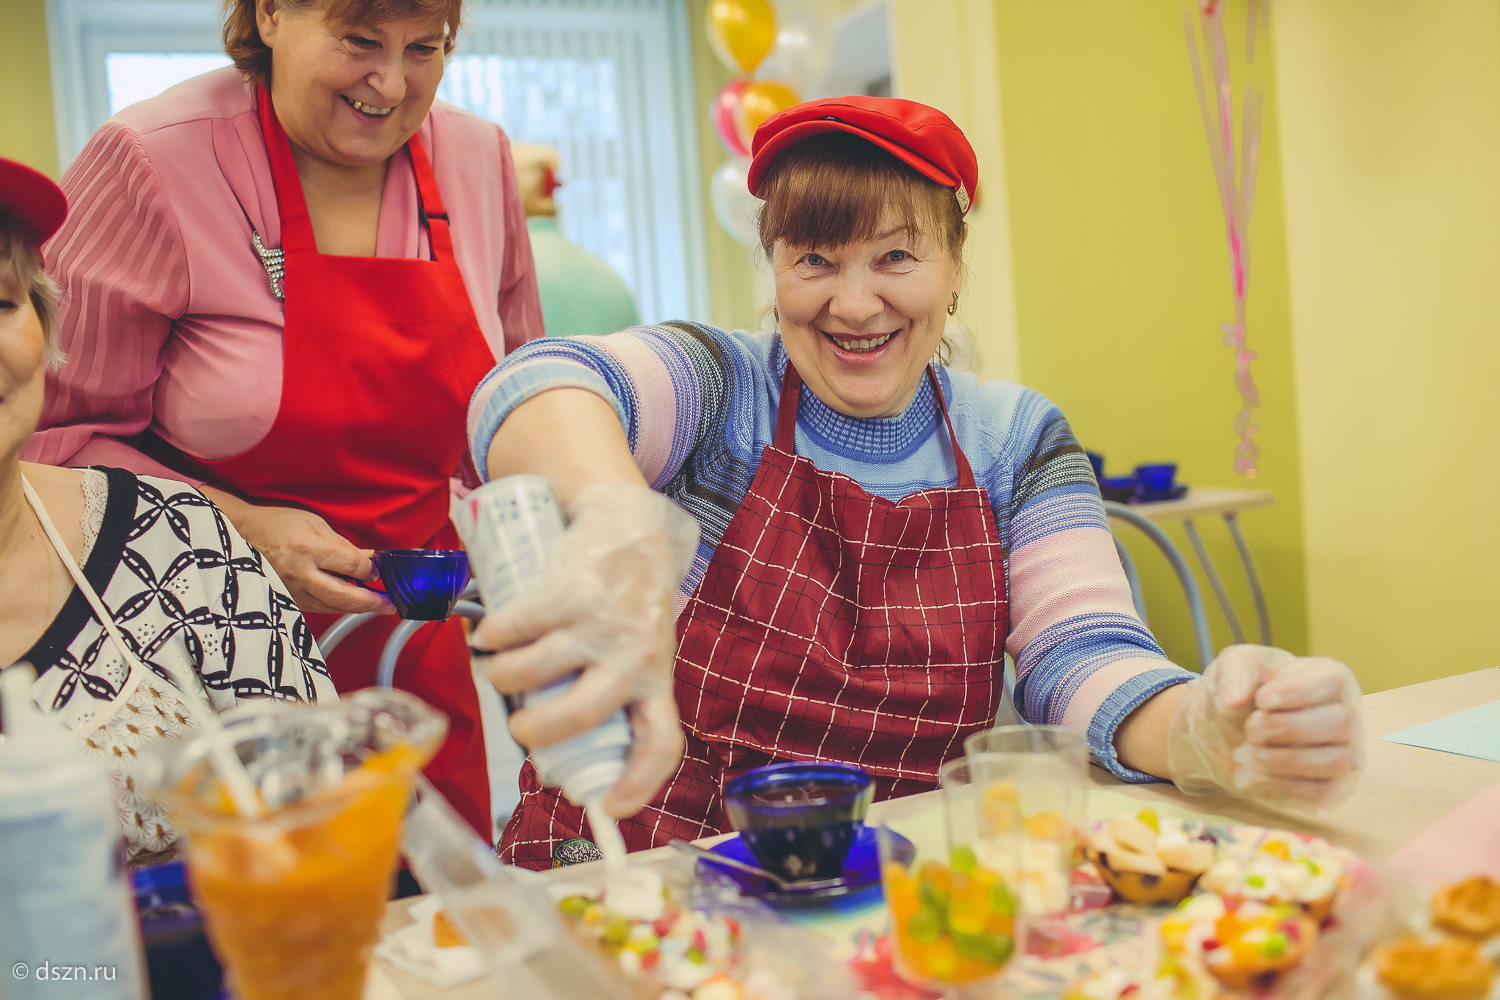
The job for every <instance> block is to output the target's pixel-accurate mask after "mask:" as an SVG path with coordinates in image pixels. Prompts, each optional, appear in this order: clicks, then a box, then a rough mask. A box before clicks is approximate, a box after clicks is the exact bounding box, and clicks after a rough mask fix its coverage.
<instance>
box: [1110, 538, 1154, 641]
mask: <svg viewBox="0 0 1500 1000" xmlns="http://www.w3.org/2000/svg"><path fill="white" fill-rule="evenodd" d="M1115 552H1117V553H1119V556H1120V567H1121V568H1122V569H1123V570H1125V582H1126V583H1128V584H1130V600H1131V601H1132V602H1133V603H1134V604H1135V613H1136V615H1137V616H1139V617H1140V619H1141V624H1142V625H1145V624H1147V622H1146V595H1145V594H1144V593H1142V592H1141V575H1140V574H1139V573H1137V572H1136V570H1135V560H1134V559H1132V558H1130V550H1129V549H1127V548H1126V547H1125V545H1124V543H1123V542H1121V541H1120V540H1119V539H1118V538H1116V539H1115Z"/></svg>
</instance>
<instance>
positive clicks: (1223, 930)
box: [1161, 893, 1318, 994]
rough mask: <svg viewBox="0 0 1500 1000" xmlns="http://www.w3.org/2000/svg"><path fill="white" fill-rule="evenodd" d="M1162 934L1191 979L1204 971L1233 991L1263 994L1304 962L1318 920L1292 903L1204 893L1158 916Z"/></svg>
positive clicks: (1315, 934) (1171, 953) (1315, 939)
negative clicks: (1276, 902) (1284, 903)
mask: <svg viewBox="0 0 1500 1000" xmlns="http://www.w3.org/2000/svg"><path fill="white" fill-rule="evenodd" d="M1161 936H1162V945H1163V947H1164V948H1166V950H1167V952H1168V954H1170V955H1172V956H1174V957H1175V958H1176V959H1177V961H1178V963H1179V964H1180V966H1181V968H1182V969H1183V971H1184V974H1185V975H1186V976H1187V977H1189V978H1190V979H1191V978H1196V979H1197V980H1198V981H1199V982H1201V981H1202V980H1203V978H1204V977H1203V973H1207V974H1208V975H1209V976H1212V977H1213V979H1214V980H1215V981H1217V982H1218V983H1219V984H1221V985H1223V986H1226V987H1228V988H1229V989H1231V990H1234V991H1237V992H1243V993H1261V992H1264V991H1266V990H1269V989H1270V988H1271V987H1273V986H1275V985H1276V984H1277V983H1278V982H1279V981H1280V980H1281V979H1282V977H1283V976H1285V975H1286V974H1287V973H1289V972H1291V971H1292V970H1293V969H1295V968H1296V967H1297V966H1299V965H1301V964H1302V960H1303V959H1304V958H1306V956H1307V954H1308V952H1309V951H1311V950H1312V947H1313V945H1314V944H1315V943H1316V942H1317V939H1318V925H1317V924H1316V923H1315V922H1314V921H1313V920H1312V919H1311V918H1309V917H1308V916H1307V915H1305V914H1304V913H1302V912H1301V911H1299V910H1297V909H1296V908H1294V907H1291V906H1272V905H1267V904H1265V903H1260V902H1256V901H1254V900H1234V899H1231V900H1225V899H1223V898H1221V897H1219V896H1217V895H1215V894H1213V893H1203V894H1201V895H1198V896H1194V897H1193V898H1192V899H1189V900H1187V901H1186V902H1185V903H1183V905H1182V906H1181V907H1180V908H1179V909H1178V910H1177V912H1175V913H1171V914H1168V915H1167V916H1166V918H1165V919H1163V920H1162V924H1161ZM1203 992H1204V991H1203V990H1200V991H1199V993H1200V994H1202V993H1203Z"/></svg>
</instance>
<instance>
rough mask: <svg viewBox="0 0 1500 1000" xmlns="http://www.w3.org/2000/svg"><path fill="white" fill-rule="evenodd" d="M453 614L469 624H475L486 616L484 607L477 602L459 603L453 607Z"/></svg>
mask: <svg viewBox="0 0 1500 1000" xmlns="http://www.w3.org/2000/svg"><path fill="white" fill-rule="evenodd" d="M453 613H454V614H455V615H458V616H459V617H460V618H467V619H469V621H471V622H477V621H479V620H480V619H481V618H483V617H484V616H485V615H486V614H487V612H486V611H485V610H484V605H483V604H480V603H479V602H478V601H459V602H458V603H457V604H455V605H453Z"/></svg>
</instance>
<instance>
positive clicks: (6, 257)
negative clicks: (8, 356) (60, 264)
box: [0, 211, 68, 371]
mask: <svg viewBox="0 0 1500 1000" xmlns="http://www.w3.org/2000/svg"><path fill="white" fill-rule="evenodd" d="M0 263H5V264H9V265H10V269H11V270H12V271H14V272H15V275H16V279H17V280H18V281H20V283H21V287H22V288H24V289H25V290H26V293H27V295H29V296H30V297H31V308H32V309H34V310H35V311H36V318H37V320H38V321H39V322H40V323H41V324H42V336H43V337H44V338H45V341H44V342H45V344H46V354H47V367H48V368H50V369H52V370H53V371H56V370H57V369H59V368H61V367H62V366H63V364H64V363H65V362H66V361H67V360H68V356H67V355H66V354H64V353H63V350H62V345H61V344H60V343H59V341H58V324H57V300H58V288H57V283H56V282H55V281H53V280H52V277H51V276H50V275H49V274H48V273H47V269H46V268H45V267H44V266H43V262H42V252H41V251H40V250H38V249H37V245H36V244H35V243H33V242H32V241H31V237H30V236H29V235H27V233H26V229H25V228H24V227H23V226H22V225H21V223H20V220H18V219H16V218H15V217H14V216H12V215H11V214H10V213H8V212H4V211H0Z"/></svg>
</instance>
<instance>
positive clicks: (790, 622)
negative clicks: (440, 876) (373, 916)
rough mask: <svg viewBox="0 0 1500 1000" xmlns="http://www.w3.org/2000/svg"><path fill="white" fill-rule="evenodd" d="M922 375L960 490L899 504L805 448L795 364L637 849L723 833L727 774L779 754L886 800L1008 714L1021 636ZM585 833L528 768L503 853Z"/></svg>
mask: <svg viewBox="0 0 1500 1000" xmlns="http://www.w3.org/2000/svg"><path fill="white" fill-rule="evenodd" d="M927 374H928V378H929V379H930V380H931V381H932V387H933V392H934V394H935V395H936V397H937V403H938V406H939V408H940V409H941V411H942V414H943V422H944V424H945V425H946V427H947V431H948V440H949V441H950V442H951V444H952V447H953V457H954V461H955V464H956V465H957V467H958V484H957V485H956V486H954V487H952V488H950V489H934V490H923V491H922V492H920V493H913V494H911V495H910V496H907V497H903V498H902V499H901V500H900V501H896V502H892V501H890V500H887V499H885V498H883V497H878V496H872V495H870V494H869V493H866V492H865V491H864V489H862V488H861V487H860V485H859V484H858V483H856V482H855V481H854V480H853V479H850V478H849V477H848V476H844V475H839V474H837V473H829V472H822V471H819V470H818V469H817V468H816V467H815V466H814V465H813V463H812V462H811V461H810V460H808V459H806V458H799V457H798V456H797V455H796V454H794V441H795V434H796V426H797V404H798V402H799V401H800V399H801V390H802V379H801V377H800V376H799V375H798V374H797V370H796V369H795V368H794V367H792V365H791V364H788V365H787V368H786V375H785V377H784V379H783V381H782V388H781V402H780V407H779V409H778V412H777V417H776V440H775V443H774V444H773V445H771V446H768V447H767V448H766V449H765V452H764V454H763V455H762V457H761V461H760V468H759V469H758V470H757V471H756V473H755V479H754V481H753V482H752V483H751V484H750V492H749V493H748V494H747V495H746V497H745V499H744V501H743V502H742V503H741V504H740V508H739V510H738V512H736V514H735V516H734V519H733V520H732V521H730V523H729V527H728V529H727V530H726V531H725V533H724V538H723V540H722V541H721V542H720V543H719V546H718V548H717V549H716V550H715V551H714V557H713V561H712V562H710V563H709V566H708V571H707V573H706V574H705V576H704V578H703V582H702V583H700V584H699V586H698V589H697V591H696V592H695V593H694V594H693V597H692V599H691V600H690V601H689V602H688V605H687V607H686V609H684V611H683V613H682V617H681V619H680V620H679V621H678V627H677V634H678V647H677V664H676V689H675V693H676V697H677V706H678V710H679V711H680V712H681V714H682V723H683V729H684V730H685V734H686V737H687V748H686V751H685V752H684V754H683V758H682V764H681V765H680V766H679V767H678V769H677V773H676V774H675V775H674V776H673V777H672V778H671V780H669V781H668V782H667V784H666V785H665V786H664V787H663V788H662V790H661V792H660V793H658V795H657V797H656V800H655V801H654V802H652V803H651V804H650V805H649V806H647V807H646V808H645V809H643V810H641V812H639V813H638V814H636V815H635V816H634V817H633V818H631V819H628V820H623V821H621V823H620V831H621V833H623V834H624V835H625V842H626V844H627V845H628V846H629V848H630V849H631V850H632V851H637V850H644V849H646V848H648V847H658V846H661V845H662V844H665V843H667V842H668V841H670V840H674V839H679V838H680V839H683V840H695V839H697V838H699V837H704V836H709V835H711V834H716V833H720V832H722V831H724V830H728V829H729V826H728V824H727V822H726V819H725V816H724V811H723V803H722V801H721V796H720V792H721V789H722V788H723V783H724V781H725V780H727V778H729V777H731V776H732V775H733V774H735V773H738V772H739V771H742V770H744V769H746V768H749V767H757V766H759V765H761V764H768V763H771V762H772V761H777V760H837V761H845V762H848V763H852V764H858V765H859V766H861V767H863V768H865V769H866V770H868V771H869V772H871V773H872V774H873V775H875V778H876V796H877V798H885V797H888V796H892V795H906V794H910V793H912V792H918V791H924V790H926V789H928V788H931V787H933V786H934V785H935V784H936V783H937V772H938V768H939V767H940V766H941V765H942V764H943V762H944V761H947V760H950V759H951V758H953V757H955V756H957V755H958V754H960V753H961V752H962V747H963V741H964V738H965V737H966V736H968V735H969V734H971V733H974V732H976V731H978V730H981V729H984V728H986V727H987V726H989V725H990V724H991V721H992V720H993V719H994V718H995V712H996V710H997V708H998V707H999V703H1000V697H1001V693H1002V681H1001V677H1002V669H1003V668H1002V656H1003V654H1004V648H1005V638H1006V634H1007V632H1008V630H1009V602H1008V600H1007V595H1006V589H1005V569H1004V562H1003V557H1002V554H1001V549H1000V539H999V533H998V531H997V530H996V527H995V519H994V513H993V511H992V510H991V509H990V503H989V498H988V496H987V495H986V493H985V491H984V489H983V488H981V487H980V486H979V485H978V484H977V483H976V482H975V481H974V472H973V470H972V469H971V468H970V467H969V461H968V459H967V458H966V457H965V456H964V453H963V450H962V449H961V448H959V446H958V438H957V436H956V435H955V434H954V433H953V421H952V420H951V419H950V418H949V416H948V407H947V404H946V403H945V402H944V401H943V394H942V388H941V386H940V385H939V383H938V379H937V376H936V374H935V373H934V372H933V371H932V370H931V369H928V373H927ZM582 829H583V814H582V810H581V809H579V808H578V807H577V806H575V805H573V804H572V803H570V802H568V801H567V800H566V799H563V798H561V797H560V796H559V795H558V793H557V791H556V790H555V789H551V788H542V787H541V786H540V785H539V784H538V783H537V780H536V772H535V770H534V769H533V768H532V766H531V762H530V761H527V763H526V766H525V767H524V768H523V769H522V772H521V802H520V805H519V806H518V807H517V809H516V812H515V814H514V815H513V816H512V817H511V819H510V822H509V823H508V824H507V825H506V828H505V836H504V838H503V839H502V841H501V857H502V858H503V859H504V860H505V861H507V862H510V863H512V864H518V865H524V866H527V867H546V866H547V865H548V864H550V863H551V859H552V856H553V855H552V852H553V848H554V845H555V844H556V843H557V842H559V841H562V840H564V839H566V838H568V837H576V836H579V835H580V832H581V831H582Z"/></svg>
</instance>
